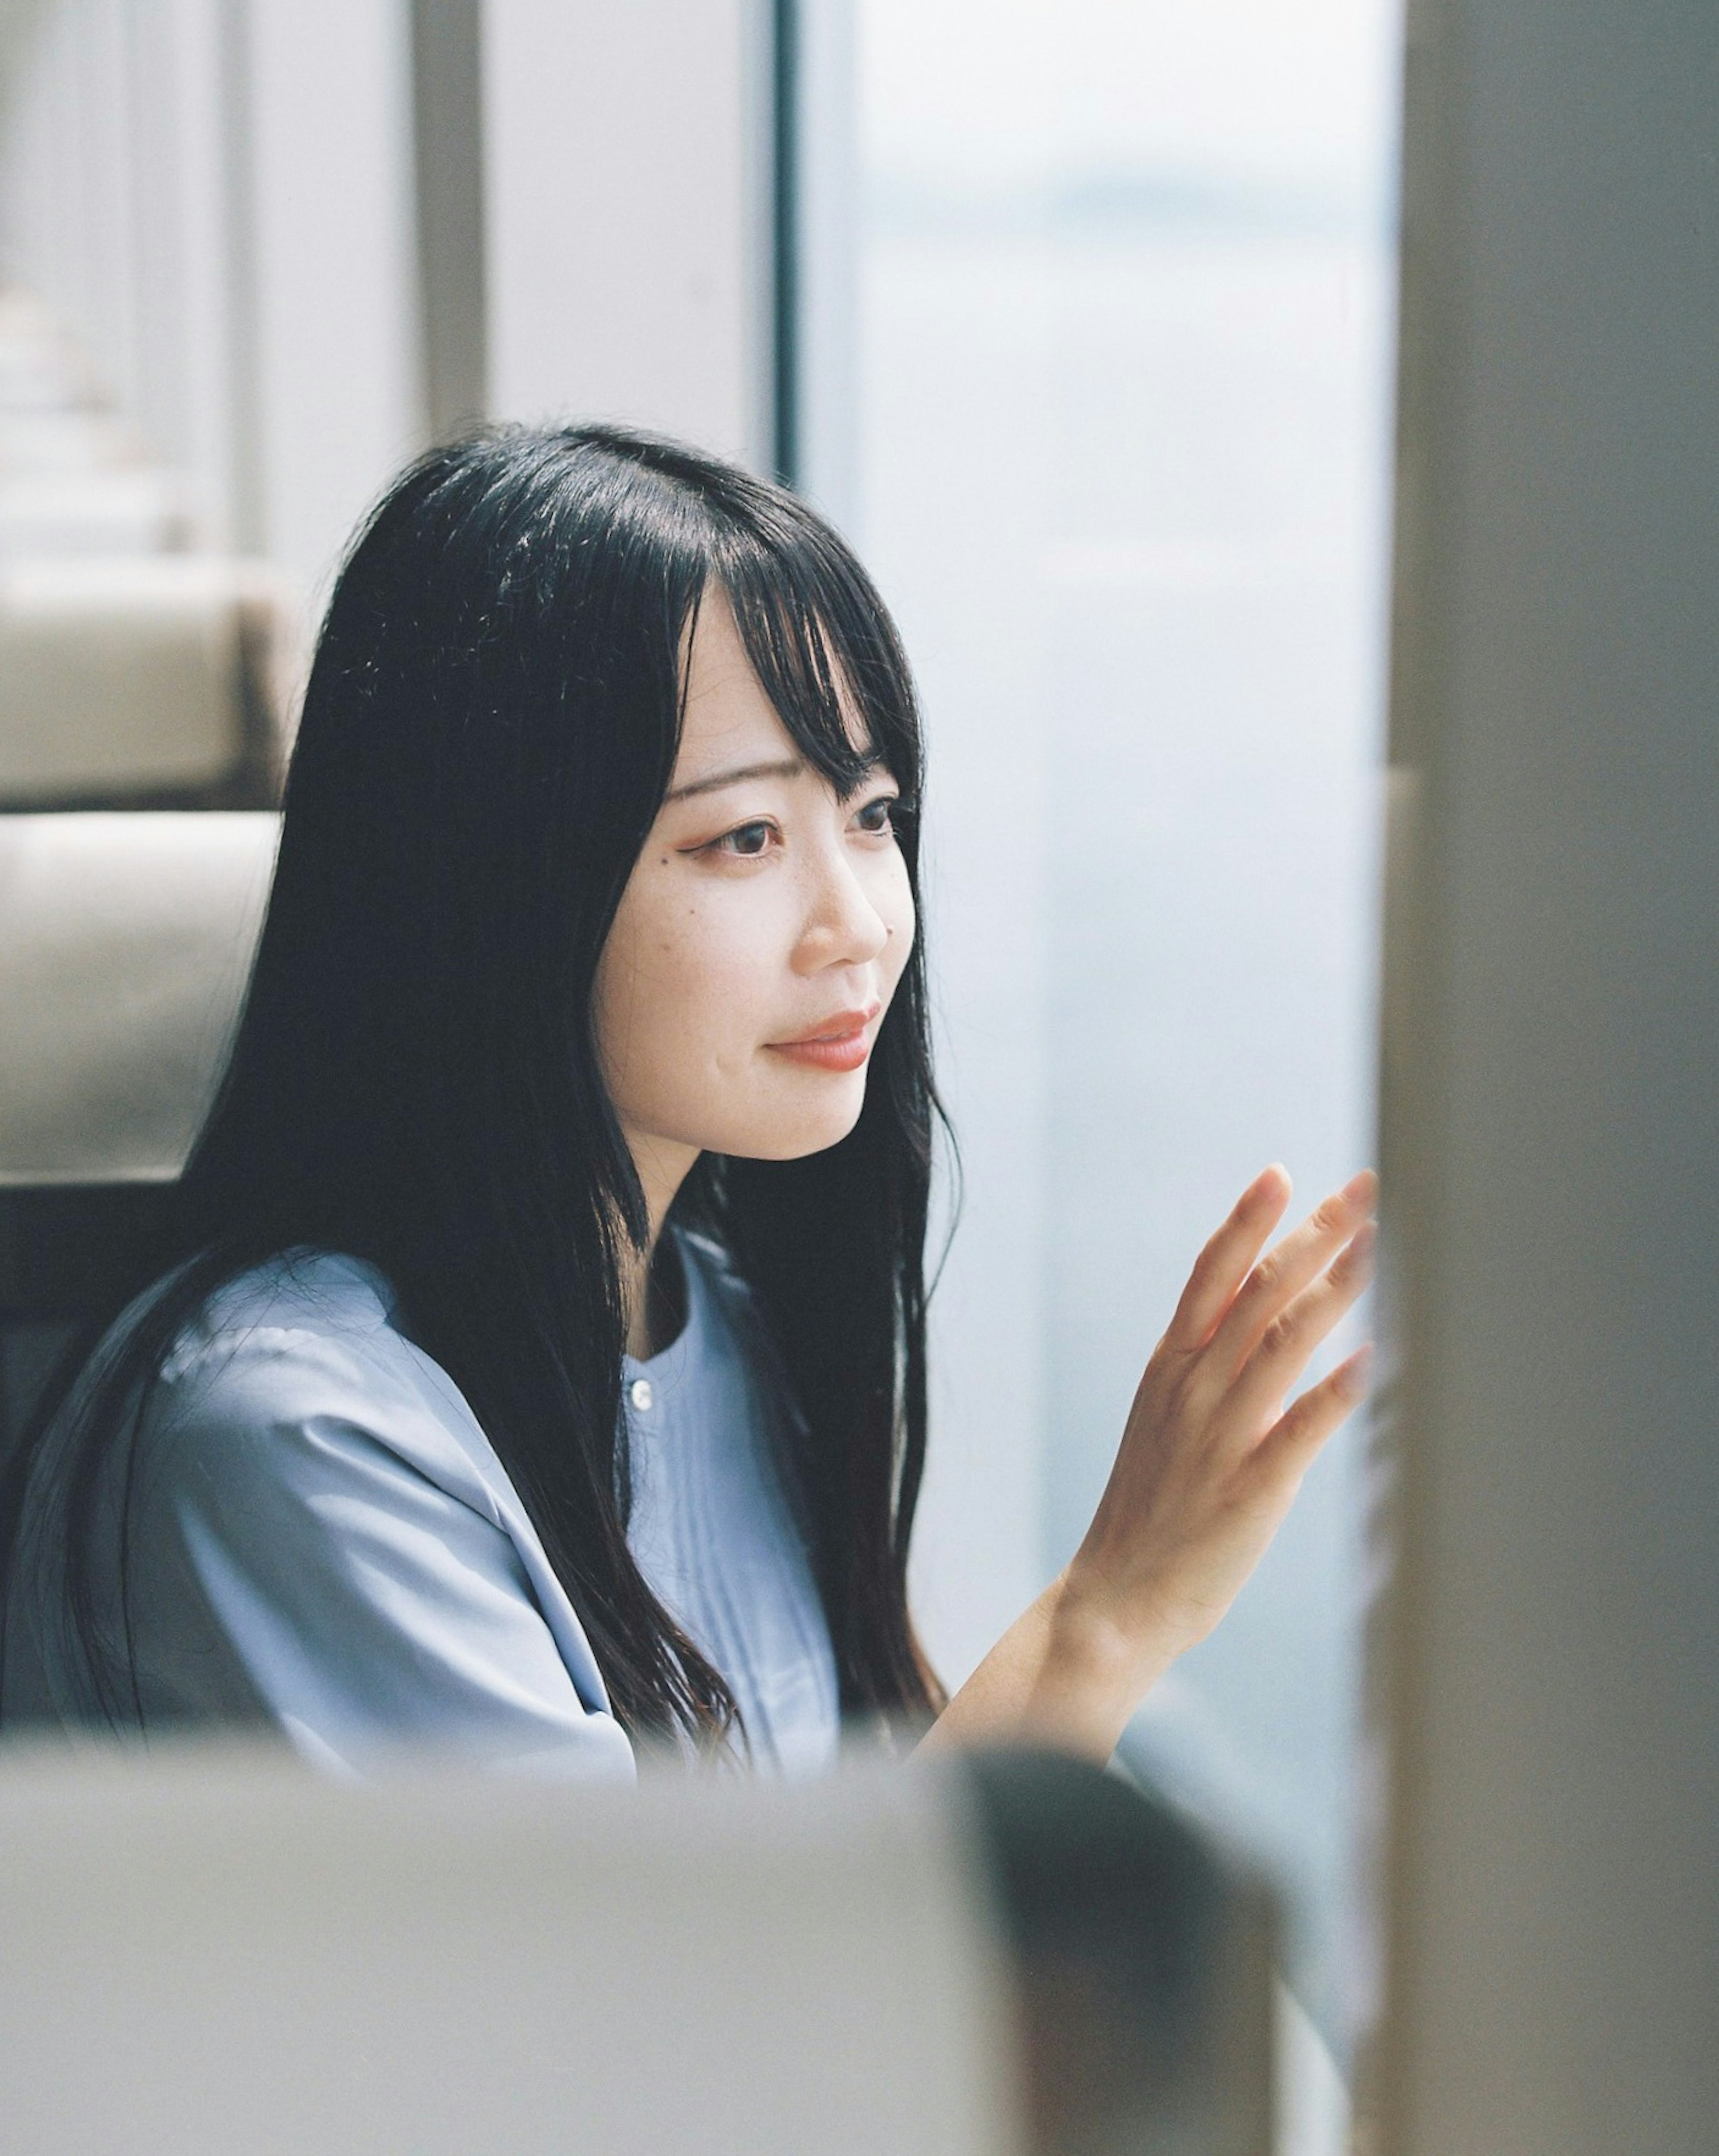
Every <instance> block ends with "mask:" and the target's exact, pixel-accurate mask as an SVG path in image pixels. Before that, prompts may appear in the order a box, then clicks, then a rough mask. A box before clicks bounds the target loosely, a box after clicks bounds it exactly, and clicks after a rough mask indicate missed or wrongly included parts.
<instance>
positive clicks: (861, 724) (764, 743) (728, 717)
mask: <svg viewBox="0 0 1719 2156" xmlns="http://www.w3.org/2000/svg"><path fill="white" fill-rule="evenodd" d="M838 694H839V696H840V698H841V702H842V706H843V712H844V720H845V722H846V725H847V729H848V738H849V740H850V741H851V742H853V744H854V747H856V748H858V749H859V750H861V751H862V752H864V751H865V750H867V749H869V748H870V730H869V728H868V727H867V726H866V724H865V718H864V716H863V715H862V714H861V712H860V711H859V706H858V705H857V703H856V702H855V701H854V698H853V697H852V696H850V695H849V693H848V691H847V690H846V689H845V687H844V685H841V684H840V683H839V682H838ZM800 753H801V752H800V750H799V748H798V747H797V746H796V744H795V743H794V742H793V737H791V736H790V734H789V733H788V729H787V727H786V726H784V725H783V722H782V721H781V719H780V717H779V716H777V711H776V707H775V706H774V705H773V704H772V702H771V701H770V699H769V697H768V696H767V695H766V694H765V692H764V685H763V684H762V682H761V681H760V680H759V679H758V676H757V673H756V671H755V670H754V669H753V666H752V660H750V659H749V658H748V657H747V649H746V645H745V644H744V643H743V642H742V641H741V634H740V629H739V626H738V624H736V621H735V619H734V611H733V608H731V606H730V604H729V603H728V596H727V594H726V592H724V591H723V590H722V588H721V586H720V585H718V584H712V585H711V586H710V587H709V588H707V589H706V593H705V595H704V598H703V599H702V601H701V602H700V606H699V609H698V618H697V620H696V622H695V625H694V627H693V631H692V636H691V640H690V648H689V649H688V652H687V660H686V697H685V708H684V711H683V716H682V720H681V729H680V752H679V754H678V755H677V756H676V757H675V775H674V778H673V781H672V783H673V784H674V785H675V786H682V785H685V784H686V783H689V782H690V781H693V780H695V779H696V778H698V777H699V776H700V774H701V773H705V772H707V771H711V770H714V769H716V768H717V767H720V766H721V765H725V764H729V763H732V762H736V761H739V760H741V759H743V760H744V761H746V762H755V761H761V760H762V759H764V758H766V757H769V758H783V757H798V756H799V755H800Z"/></svg>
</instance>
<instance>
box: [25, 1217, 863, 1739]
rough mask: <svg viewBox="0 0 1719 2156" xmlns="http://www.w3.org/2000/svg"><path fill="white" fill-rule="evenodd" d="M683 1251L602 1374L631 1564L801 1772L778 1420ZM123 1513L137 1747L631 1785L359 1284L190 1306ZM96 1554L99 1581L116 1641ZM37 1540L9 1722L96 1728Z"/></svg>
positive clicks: (274, 1266)
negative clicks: (607, 1380) (619, 1441)
mask: <svg viewBox="0 0 1719 2156" xmlns="http://www.w3.org/2000/svg"><path fill="white" fill-rule="evenodd" d="M680 1251H681V1255H682V1259H683V1269H684V1271H685V1278H686V1285H687V1312H686V1322H685V1327H683V1329H682V1331H681V1332H680V1337H678V1338H677V1339H676V1340H675V1342H674V1343H673V1344H672V1345H671V1346H670V1347H668V1348H666V1349H665V1351H664V1352H663V1353H661V1354H660V1355H657V1356H655V1357H654V1358H652V1359H651V1360H650V1361H649V1362H648V1363H636V1362H634V1361H633V1360H632V1359H631V1358H628V1361H627V1363H626V1367H625V1370H624V1373H623V1381H624V1389H625V1395H626V1401H627V1406H626V1413H627V1417H628V1422H629V1430H630V1434H631V1440H632V1450H633V1459H634V1493H635V1496H634V1516H633V1520H632V1524H631V1528H630V1539H631V1543H632V1547H633V1549H634V1554H635V1556H636V1557H637V1558H638V1560H639V1565H640V1568H641V1569H642V1570H643V1571H644V1574H645V1577H646V1578H647V1579H648V1580H649V1582H650V1584H651V1585H652V1587H653V1589H654V1590H655V1592H656V1593H657V1594H658V1595H659V1598H660V1599H661V1600H662V1601H663V1602H664V1603H665V1605H666V1606H667V1607H668V1608H669V1609H670V1610H671V1611H672V1612H673V1614H675V1616H676V1617H677V1618H678V1619H679V1620H680V1623H681V1624H682V1625H683V1626H684V1627H685V1630H686V1631H687V1632H688V1633H689V1634H690V1635H691V1637H692V1638H693V1640H695V1642H696V1643H697V1644H698V1645H699V1646H700V1648H701V1649H702V1650H704V1652H705V1653H706V1655H707V1656H708V1657H709V1659H710V1660H711V1662H712V1663H713V1664H714V1665H715V1666H716V1668H717V1669H719V1670H720V1671H721V1673H722V1675H723V1676H724V1677H725V1678H726V1680H727V1681H728V1684H729V1686H730V1688H731V1691H733V1693H734V1695H735V1697H736V1702H738V1704H739V1707H740V1710H741V1717H742V1719H743V1721H744V1723H745V1727H746V1731H747V1738H748V1740H749V1743H750V1746H751V1752H752V1760H753V1763H754V1764H755V1765H757V1766H758V1767H759V1768H762V1769H763V1770H765V1771H767V1772H777V1773H783V1774H809V1773H813V1772H815V1771H817V1770H818V1769H819V1768H822V1767H824V1765H826V1764H827V1763H829V1761H830V1760H832V1759H833V1758H834V1753H835V1748H836V1743H837V1737H838V1693H837V1684H836V1675H835V1666H834V1656H833V1654H832V1652H831V1648H830V1642H829V1630H828V1627H827V1625H826V1624H825V1621H824V1614H823V1610H822V1607H821V1605H820V1604H819V1600H818V1594H817V1591H816V1589H815V1587H814V1585H813V1578H812V1573H811V1568H810V1566H809V1563H808V1558H807V1554H806V1550H805V1547H804V1543H803V1537H802V1536H801V1534H800V1532H799V1529H798V1524H797V1522H796V1518H795V1516H794V1512H793V1507H792V1506H791V1505H790V1503H789V1501H788V1495H787V1492H786V1491H785V1489H784V1486H783V1480H782V1476H781V1475H780V1473H779V1471H778V1469H777V1459H778V1456H779V1444H780V1437H781V1433H782V1430H783V1421H782V1418H783V1416H784V1415H785V1414H787V1413H788V1408H787V1406H786V1403H785V1402H784V1401H783V1398H782V1396H781V1392H780V1389H779V1386H778V1385H777V1383H775V1382H774V1380H773V1378H772V1375H771V1374H770V1370H769V1366H768V1363H767V1358H766V1357H765V1356H763V1355H762V1353H761V1352H760V1349H759V1347H758V1344H757V1342H758V1336H757V1329H756V1327H755V1324H754V1322H753V1321H752V1317H751V1314H750V1311H749V1308H748V1304H747V1291H746V1290H745V1289H744V1287H742V1286H741V1284H740V1283H739V1282H738V1281H736V1280H735V1279H734V1278H733V1277H732V1276H731V1275H730V1274H728V1273H727V1272H726V1270H725V1269H724V1267H723V1266H722V1265H721V1260H720V1258H719V1257H718V1256H717V1255H716V1253H715V1252H714V1251H713V1250H711V1249H710V1248H709V1247H708V1246H706V1245H702V1244H701V1243H700V1241H699V1240H697V1239H696V1238H694V1237H691V1236H682V1237H681V1238H680ZM124 1322H125V1321H124V1320H121V1326H123V1324H124ZM53 1441H54V1440H53V1437H52V1435H50V1438H49V1445H50V1448H51V1446H52V1445H53ZM49 1480H50V1481H51V1477H50V1478H49ZM132 1502H133V1513H132V1517H133V1529H132V1539H131V1554H130V1560H129V1576H130V1597H129V1600H130V1609H131V1630H132V1640H133V1645H134V1650H135V1653H136V1667H137V1684H138V1695H139V1702H140V1706H141V1713H142V1719H143V1723H144V1727H145V1729H146V1731H149V1730H165V1729H168V1728H177V1727H183V1726H184V1725H186V1724H187V1723H192V1724H198V1723H212V1722H213V1723H226V1724H229V1725H230V1724H250V1725H253V1726H254V1725H257V1724H259V1723H260V1724H265V1725H272V1726H273V1727H275V1728H277V1729H279V1730H280V1731H281V1732H284V1733H285V1736H286V1737H287V1738H288V1739H289V1740H290V1742H291V1743H293V1744H294V1745H295V1747H296V1748H298V1749H299V1750H300V1752H301V1753H305V1755H307V1756H308V1757H310V1758H313V1759H315V1760H316V1761H318V1762H320V1763H322V1764H324V1765H326V1766H329V1767H332V1768H342V1769H346V1770H352V1769H355V1768H361V1767H362V1766H363V1765H364V1764H365V1763H367V1762H370V1761H373V1760H375V1759H376V1758H378V1757H379V1756H380V1755H382V1754H383V1753H387V1752H388V1751H393V1750H397V1749H398V1748H402V1747H406V1748H425V1747H428V1748H435V1749H436V1750H438V1751H439V1752H442V1753H453V1754H454V1755H456V1756H462V1757H464V1758H468V1759H470V1760H472V1761H474V1762H477V1763H482V1764H485V1765H488V1766H492V1767H495V1768H511V1769H517V1770H520V1771H523V1772H531V1773H551V1774H563V1775H569V1776H575V1777H581V1778H592V1779H623V1778H626V1777H629V1776H630V1775H631V1774H632V1773H633V1771H634V1755H633V1749H632V1747H631V1745H630V1743H629V1741H628V1738H627V1737H626V1735H625V1733H624V1732H623V1730H622V1729H621V1727H620V1726H619V1724H618V1722H616V1721H615V1719H614V1717H613V1714H612V1713H611V1712H610V1710H609V1704H608V1693H607V1691H606V1690H605V1688H604V1685H603V1673H602V1671H601V1670H600V1669H599V1668H598V1663H597V1661H596V1658H595V1656H594V1655H593V1652H592V1650H591V1647H590V1645H589V1642H588V1640H587V1639H586V1636H585V1632H584V1628H583V1627H582V1625H581V1624H580V1621H579V1618H578V1614H577V1611H576V1610H575V1609H574V1607H573V1605H572V1603H571V1601H569V1599H568V1598H567V1594H566V1593H565V1591H564V1590H563V1589H562V1585H561V1583H560V1582H559V1580H558V1579H557V1578H556V1576H555V1573H554V1572H553V1571H552V1568H551V1567H550V1564H549V1562H548V1559H547V1558H546V1556H545V1554H544V1551H543V1548H542V1544H541V1542H540V1541H539V1540H538V1537H537V1533H536V1529H535V1528H534V1527H532V1525H531V1521H530V1519H529V1518H528V1517H527V1516H526V1510H525V1507H524V1506H523V1505H522V1504H521V1501H520V1498H519V1496H518V1493H517V1491H516V1490H515V1488H514V1486H513V1484H512V1482H511V1481H510V1479H509V1477H508V1476H507V1474H506V1472H505V1470H504V1468H503V1467H502V1466H501V1463H500V1460H498V1459H497V1457H496V1455H495V1451H494V1450H493V1448H492V1447H491V1445H490V1442H489V1440H488V1439H487V1438H486V1437H485V1435H484V1433H483V1431H482V1430H480V1427H479V1426H478V1423H477V1419H476V1418H475V1416H474V1414H472V1412H471V1409H470V1408H469V1407H468V1406H467V1404H466V1403H465V1401H464V1399H463V1398H462V1397H461V1395H460V1394H459V1390H458V1389H457V1388H456V1387H455V1386H454V1383H452V1381H451V1380H450V1379H449V1377H448V1376H447V1374H446V1373H445V1372H444V1371H443V1370H442V1369H441V1368H440V1367H439V1365H438V1364H437V1363H434V1362H433V1361H432V1360H431V1359H430V1358H429V1357H428V1355H426V1354H425V1353H423V1350H422V1349H420V1348H418V1347H415V1346H414V1345H413V1342H411V1341H410V1340H408V1338H407V1337H406V1336H405V1334H404V1333H403V1332H401V1331H400V1329H399V1328H398V1325H397V1324H396V1322H395V1306H394V1299H393V1295H392V1293H391V1291H390V1289H389V1286H388V1284H387V1281H385V1280H384V1279H383V1277H382V1275H381V1274H379V1273H378V1272H377V1270H375V1269H374V1268H373V1267H372V1266H369V1265H363V1264H361V1263H359V1262H358V1261H357V1260H355V1259H351V1258H348V1257H341V1256H336V1255H330V1254H327V1253H322V1252H306V1251H298V1252H294V1253H289V1254H288V1255H285V1256H283V1257H280V1258H277V1259H274V1260H270V1261H269V1263H268V1264H266V1265H259V1266H258V1267H256V1268H254V1270H252V1271H250V1272H249V1273H246V1274H244V1276H241V1277H240V1278H239V1280H237V1281H234V1282H233V1283H232V1284H231V1285H230V1286H228V1287H226V1288H224V1289H223V1290H221V1291H219V1292H218V1294H217V1295H216V1296H214V1297H213V1298H212V1300H211V1302H210V1304H209V1306H208V1308H207V1309H206V1311H205V1312H204V1313H203V1316H202V1317H200V1318H199V1319H198V1321H197V1322H195V1323H193V1324H192V1326H191V1327H188V1328H187V1332H185V1333H184V1334H183V1335H182V1337H181V1338H180V1340H179V1341H178V1342H177V1344H176V1346H175V1347H174V1349H173V1351H172V1354H171V1355H170V1356H169V1358H168V1359H167V1363H166V1365H165V1366H164V1368H163V1371H162V1382H161V1383H160V1384H158V1385H157V1387H156V1389H155V1390H154V1392H153V1394H151V1399H150V1404H149V1406H148V1408H147V1410H146V1414H145V1417H144V1420H143V1424H142V1427H141V1430H140V1431H139V1434H138V1440H137V1449H136V1465H135V1471H134V1482H133V1498H132ZM115 1512H116V1507H115V1506H114V1505H113V1504H112V1503H110V1505H109V1507H108V1517H109V1518H110V1521H111V1520H112V1518H113V1517H115ZM107 1539H108V1542H109V1543H110V1544H111V1547H112V1549H113V1553H114V1555H113V1559H112V1562H111V1563H110V1565H109V1566H107V1567H106V1568H103V1567H101V1566H100V1565H98V1567H97V1568H96V1588H97V1596H98V1609H99V1610H100V1614H102V1616H103V1618H104V1620H105V1623H106V1624H107V1625H109V1626H110V1628H113V1627H116V1625H117V1620H118V1610H119V1604H118V1586H117V1582H118V1564H117V1540H116V1537H115V1536H114V1535H113V1534H112V1533H111V1531H110V1532H109V1535H108V1537H107ZM63 1553H64V1527H63V1524H62V1523H61V1522H59V1519H58V1518H57V1517H56V1510H55V1507H54V1505H53V1504H52V1503H49V1502H43V1501H38V1503H36V1504H35V1505H33V1507H32V1508H31V1514H30V1524H29V1529H28V1532H27V1534H26V1537H25V1538H24V1541H23V1545H22V1547H21V1549H20V1558H19V1563H18V1569H17V1573H16V1575H15V1578H14V1582H13V1592H12V1599H11V1603H10V1605H9V1609H8V1625H7V1661H6V1673H5V1711H6V1716H7V1718H8V1721H11V1720H12V1719H13V1717H17V1719H18V1720H19V1721H23V1720H31V1721H35V1722H42V1721H46V1722H50V1723H51V1722H58V1723H60V1724H61V1725H63V1726H66V1727H80V1726H83V1725H85V1724H88V1723H90V1722H100V1721H101V1720H102V1719H103V1717H101V1716H100V1712H99V1710H98V1709H97V1707H96V1703H95V1689H94V1686H93V1682H92V1680H91V1676H90V1666H89V1662H88V1659H87V1657H86V1655H85V1654H84V1652H83V1650H82V1648H81V1646H80V1643H79V1641H78V1640H77V1638H76V1636H75V1635H74V1632H73V1630H72V1628H71V1626H70V1625H69V1617H68V1612H67V1609H66V1599H65V1593H64V1556H63Z"/></svg>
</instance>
